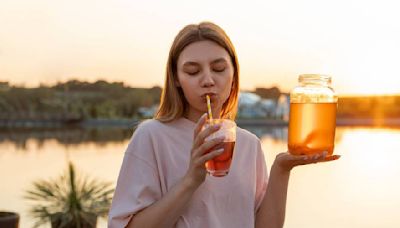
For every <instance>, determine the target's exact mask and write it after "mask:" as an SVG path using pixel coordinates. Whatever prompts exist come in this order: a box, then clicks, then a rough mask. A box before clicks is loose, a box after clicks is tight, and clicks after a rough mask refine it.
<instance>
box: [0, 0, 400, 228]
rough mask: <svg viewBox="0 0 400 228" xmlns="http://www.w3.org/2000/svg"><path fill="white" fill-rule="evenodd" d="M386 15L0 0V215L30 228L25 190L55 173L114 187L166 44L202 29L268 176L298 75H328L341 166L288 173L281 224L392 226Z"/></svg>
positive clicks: (325, 9)
mask: <svg viewBox="0 0 400 228" xmlns="http://www.w3.org/2000/svg"><path fill="white" fill-rule="evenodd" d="M397 9H398V3H397V2H396V1H386V0H383V1H379V2H378V1H361V0H347V1H317V0H299V1H289V0H283V1H269V0H267V1H237V2H233V1H208V0H204V1H201V2H199V1H176V0H170V1H154V0H149V1H135V0H114V1H106V0H96V1H94V0H85V1H77V0H69V1H66V0H56V1H54V0H53V1H50V0H36V1H33V0H2V1H0V25H1V26H0V186H1V187H0V189H1V194H0V211H12V212H17V213H18V214H19V215H20V227H32V226H33V225H34V224H35V222H37V221H38V214H37V213H36V214H35V213H31V212H30V211H32V208H34V206H35V205H37V201H33V202H32V200H31V199H28V198H29V197H28V198H27V197H26V195H27V192H29V190H32V188H34V187H33V186H34V185H33V183H34V182H35V181H38V180H42V179H44V180H53V179H56V178H57V177H58V176H60V175H62V174H66V173H65V172H67V174H68V170H69V169H68V167H69V166H68V164H69V163H72V164H74V168H75V172H76V174H81V175H82V176H88V177H90V178H94V179H96V180H99V181H103V182H108V183H109V184H110V185H111V187H113V186H114V187H115V183H116V179H117V177H118V173H119V168H120V165H121V162H122V158H123V154H124V151H125V149H126V146H127V144H128V142H129V139H130V137H131V136H132V133H133V129H134V127H135V126H136V125H137V123H138V122H139V121H141V120H143V119H146V118H151V117H152V116H153V114H154V112H155V111H156V110H157V107H158V104H159V101H160V94H161V91H162V87H163V84H164V77H165V75H164V72H165V65H166V60H167V56H168V51H169V48H170V45H171V43H172V41H173V39H174V37H175V35H176V34H177V33H178V31H179V30H180V29H181V28H182V27H183V26H185V25H187V24H190V23H199V22H201V21H212V22H215V23H216V24H218V25H220V26H221V27H222V28H223V29H225V31H226V32H227V34H228V35H229V36H230V38H231V40H232V42H233V43H234V45H235V47H236V50H237V54H238V57H239V63H240V70H241V71H240V73H241V74H240V77H241V78H240V84H241V93H240V96H239V113H238V118H237V122H238V124H239V126H241V127H243V128H246V129H248V130H249V131H251V132H253V133H254V134H256V135H257V136H258V137H259V138H260V139H261V141H262V145H263V149H264V153H265V157H266V162H267V165H268V167H271V164H272V163H273V160H274V158H275V156H276V154H278V153H279V152H282V151H286V150H287V121H288V114H289V93H290V90H291V89H292V88H293V87H295V86H296V85H297V83H298V82H297V78H298V75H300V74H305V73H318V74H328V75H331V76H332V87H333V88H334V90H335V91H336V92H337V94H338V96H339V102H338V113H337V125H338V127H337V130H336V139H335V142H336V143H335V154H340V155H342V158H341V159H340V160H338V161H336V162H333V163H328V164H318V165H313V166H307V167H299V168H296V169H295V170H294V171H293V173H292V178H291V180H290V185H289V193H288V205H287V216H286V223H285V227H287V228H291V227H312V228H313V227H315V228H316V227H327V228H334V227H335V228H336V227H360V228H361V227H363V228H364V227H385V228H386V227H389V228H391V227H393V228H394V227H400V221H399V220H398V219H397V217H396V216H397V215H398V214H399V212H400V211H399V210H400V208H399V207H398V205H400V196H399V195H398V194H397V193H398V192H399V191H400V185H399V184H398V183H397V182H396V181H395V180H396V177H398V176H399V175H400V167H399V166H398V165H397V164H399V162H400V155H399V153H398V152H397V150H398V148H400V68H399V67H398V59H399V53H400V44H399V42H398V40H400V24H399V23H398V21H400V16H399V14H398V13H397ZM69 174H71V173H69ZM66 176H68V175H66ZM68 177H71V176H68ZM50 182H51V181H50ZM36 187H37V186H36ZM36 189H37V188H36ZM104 194H106V193H104ZM93 200H95V199H93ZM50 201H51V200H50ZM50 201H49V202H50ZM35 202H36V204H35ZM96 202H97V201H96ZM104 205H107V202H104ZM104 205H103V206H104ZM104 207H106V206H104ZM98 208H99V207H98ZM98 215H99V219H98V227H106V220H105V219H104V218H102V217H101V213H100V212H99V214H98ZM39 217H40V216H39ZM40 227H50V222H47V223H44V224H43V225H40Z"/></svg>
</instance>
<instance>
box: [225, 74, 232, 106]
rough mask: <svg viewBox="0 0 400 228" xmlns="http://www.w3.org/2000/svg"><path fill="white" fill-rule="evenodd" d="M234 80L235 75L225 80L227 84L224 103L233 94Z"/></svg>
mask: <svg viewBox="0 0 400 228" xmlns="http://www.w3.org/2000/svg"><path fill="white" fill-rule="evenodd" d="M232 82H233V76H231V77H228V78H227V80H226V81H225V82H224V84H225V85H226V86H225V88H224V92H223V101H224V102H223V103H225V102H226V100H227V99H228V98H229V95H230V94H231V90H232Z"/></svg>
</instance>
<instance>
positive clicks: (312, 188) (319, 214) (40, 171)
mask: <svg viewBox="0 0 400 228" xmlns="http://www.w3.org/2000/svg"><path fill="white" fill-rule="evenodd" d="M248 130H250V131H251V132H253V133H254V134H256V135H257V136H258V137H259V138H260V139H261V142H262V146H263V150H264V152H265V155H266V156H265V157H266V162H267V165H268V168H270V167H271V165H272V163H273V161H274V158H275V156H276V154H278V153H279V152H282V151H286V150H287V145H286V142H287V128H264V127H263V128H248ZM131 135H132V130H124V129H110V128H106V129H89V130H84V129H56V130H52V131H45V130H35V131H4V130H2V131H0V179H1V180H2V194H1V195H0V206H1V207H2V208H0V209H8V210H14V211H19V212H21V214H22V217H21V227H31V225H32V223H33V220H32V219H31V218H29V217H28V216H27V214H26V213H25V212H26V211H27V210H28V207H27V206H28V205H26V202H25V201H24V200H23V199H22V192H23V190H24V189H26V188H27V187H28V186H29V185H30V184H31V183H32V181H34V180H37V179H41V178H46V177H49V178H50V177H54V176H57V174H59V173H60V172H61V171H62V170H64V167H65V164H66V154H69V159H70V160H71V161H73V162H74V163H75V164H76V165H77V168H78V170H81V171H82V172H84V173H87V174H89V175H91V176H94V177H99V178H101V179H103V180H106V181H107V180H108V181H113V182H115V181H116V178H117V176H118V172H119V168H120V165H121V162H122V157H123V153H124V151H125V148H126V146H127V143H128V141H129V138H130V137H131ZM335 141H336V144H335V152H334V153H335V154H341V155H342V158H341V159H340V160H338V161H335V162H332V163H325V164H318V165H310V166H302V167H298V168H296V169H295V170H293V172H292V174H291V181H290V185H289V192H288V206H287V220H286V225H285V227H286V228H291V227H293V228H294V227H296V228H301V227H310V228H317V227H326V228H336V227H360V228H361V227H363V228H364V227H389V228H390V227H400V220H399V219H398V218H397V217H398V212H399V206H398V205H400V195H399V194H398V192H400V184H399V183H398V182H397V181H396V180H397V178H398V176H399V175H400V166H399V165H398V164H400V153H399V152H398V150H399V148H400V129H378V128H376V129H373V128H338V129H337V132H336V140H335ZM19 151H23V153H16V152H19ZM37 152H39V153H37ZM71 152H73V153H71ZM10 174H11V175H10ZM98 227H106V224H105V221H103V222H101V221H100V224H99V226H98Z"/></svg>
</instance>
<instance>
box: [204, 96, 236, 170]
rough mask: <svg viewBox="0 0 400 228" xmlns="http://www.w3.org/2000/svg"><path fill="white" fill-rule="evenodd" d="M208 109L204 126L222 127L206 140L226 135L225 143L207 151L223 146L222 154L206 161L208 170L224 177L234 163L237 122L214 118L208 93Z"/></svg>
mask: <svg viewBox="0 0 400 228" xmlns="http://www.w3.org/2000/svg"><path fill="white" fill-rule="evenodd" d="M206 99H207V110H208V117H209V119H208V120H207V121H206V123H205V125H204V127H205V128H207V127H210V126H212V125H213V124H221V128H220V129H219V130H218V131H216V132H214V133H213V134H211V135H210V136H208V137H207V138H206V139H205V141H207V140H211V139H214V138H217V137H221V136H223V137H224V141H223V143H221V144H219V145H217V146H215V147H213V148H211V149H210V150H209V151H207V152H206V153H209V152H211V151H214V150H218V149H221V148H223V149H224V151H223V152H222V154H220V155H218V156H216V157H214V158H213V159H210V160H208V161H207V162H206V169H207V172H208V173H209V174H210V175H212V176H215V177H223V176H226V175H227V174H228V173H229V169H230V166H231V163H232V158H233V151H234V148H235V142H236V123H235V122H234V121H232V120H229V119H213V117H212V111H211V102H210V97H209V96H208V95H207V96H206Z"/></svg>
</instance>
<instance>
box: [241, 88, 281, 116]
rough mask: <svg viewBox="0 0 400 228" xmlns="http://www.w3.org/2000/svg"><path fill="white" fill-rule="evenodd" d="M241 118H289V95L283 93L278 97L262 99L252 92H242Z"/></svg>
mask: <svg viewBox="0 0 400 228" xmlns="http://www.w3.org/2000/svg"><path fill="white" fill-rule="evenodd" d="M238 117H239V118H271V119H283V120H288V119H289V96H288V95H287V94H281V95H280V96H279V98H278V99H277V100H276V99H262V98H261V97H260V96H259V95H257V94H255V93H251V92H240V93H239V101H238Z"/></svg>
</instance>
